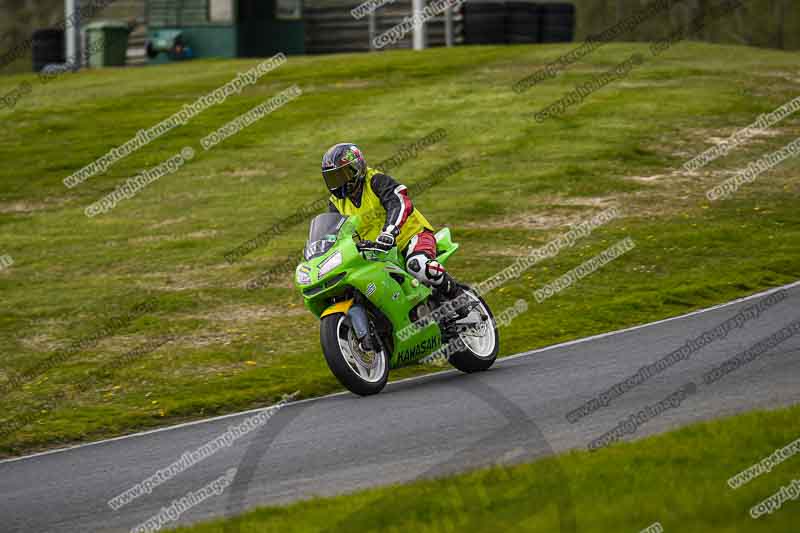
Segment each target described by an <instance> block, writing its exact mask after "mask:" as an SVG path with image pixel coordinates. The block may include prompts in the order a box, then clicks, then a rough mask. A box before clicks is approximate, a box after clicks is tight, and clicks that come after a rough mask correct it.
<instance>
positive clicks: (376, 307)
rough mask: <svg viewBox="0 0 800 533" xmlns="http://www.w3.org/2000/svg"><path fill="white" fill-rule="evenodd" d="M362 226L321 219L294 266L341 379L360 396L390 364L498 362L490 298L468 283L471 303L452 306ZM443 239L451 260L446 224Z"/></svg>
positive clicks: (380, 380)
mask: <svg viewBox="0 0 800 533" xmlns="http://www.w3.org/2000/svg"><path fill="white" fill-rule="evenodd" d="M358 226H359V219H358V217H357V216H353V217H344V216H342V215H340V214H338V213H324V214H321V215H319V216H317V217H316V218H314V219H313V220H312V221H311V228H310V230H309V235H308V242H307V243H306V247H305V250H304V253H303V257H304V259H305V261H303V262H302V263H300V265H298V267H297V270H296V272H295V283H296V285H297V287H298V289H299V290H300V292H301V293H302V295H303V299H304V301H305V305H306V307H307V308H308V309H309V310H310V311H311V312H312V313H313V314H314V316H316V317H317V318H319V319H320V341H321V344H322V352H323V354H324V355H325V360H326V361H327V362H328V367H330V369H331V372H333V374H334V375H335V376H336V378H337V379H338V380H339V381H340V382H341V383H342V385H344V386H345V387H347V388H348V389H349V390H350V391H352V392H354V393H355V394H359V395H361V396H367V395H369V394H375V393H377V392H380V391H381V389H383V387H384V386H385V385H386V382H387V380H388V378H389V369H392V368H398V367H401V366H406V365H410V364H414V363H416V362H418V361H420V360H421V359H423V358H429V359H430V358H436V357H441V358H442V359H444V358H447V360H448V361H449V362H450V364H452V365H453V366H455V367H456V368H458V369H459V370H461V371H463V372H476V371H480V370H486V369H488V368H489V367H490V366H492V363H494V360H495V358H496V357H497V351H498V343H499V337H498V334H497V326H496V324H495V321H494V317H493V316H492V313H491V311H490V310H489V306H487V305H486V302H485V301H484V300H483V299H482V298H481V297H480V296H479V295H478V294H476V293H475V292H474V291H473V290H471V289H470V288H469V287H467V286H462V288H463V289H464V296H463V297H462V302H466V303H465V304H464V305H460V306H459V308H458V309H456V310H453V309H450V307H452V305H450V306H448V305H446V304H447V302H446V300H445V299H444V298H443V297H441V296H440V295H439V294H438V292H437V291H431V289H429V288H428V287H426V286H425V285H423V284H421V283H420V282H419V280H417V279H416V278H415V277H413V276H412V275H410V274H408V273H407V272H406V271H405V269H404V268H403V262H402V259H401V257H400V255H399V253H398V250H397V248H396V247H395V248H392V250H391V251H388V252H386V251H381V250H379V249H377V247H376V246H375V243H373V242H370V241H366V240H362V239H361V238H360V236H359V235H358V232H357V231H356V228H358ZM436 242H437V248H438V250H437V252H438V257H437V260H438V261H439V262H440V263H442V264H444V263H445V262H446V261H447V259H448V258H449V257H450V256H451V255H452V254H453V253H454V252H455V251H456V250H457V249H458V244H456V243H454V242H452V240H451V238H450V230H449V229H447V228H444V229H442V230H440V231H439V232H438V233H437V234H436ZM432 354H434V355H433V356H432ZM429 356H432V357H429Z"/></svg>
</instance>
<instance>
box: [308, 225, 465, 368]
mask: <svg viewBox="0 0 800 533" xmlns="http://www.w3.org/2000/svg"><path fill="white" fill-rule="evenodd" d="M358 222H359V220H358V217H350V218H348V219H347V220H346V221H345V222H344V224H343V225H342V226H341V228H340V229H339V232H338V234H337V236H336V242H335V243H334V244H333V246H332V247H331V249H330V250H328V251H327V252H325V253H324V254H323V255H321V256H320V257H315V258H313V259H311V260H309V261H304V262H302V263H301V264H300V265H299V266H298V270H299V269H303V270H305V271H307V272H308V273H309V275H310V277H311V283H310V284H308V285H301V284H299V283H298V282H297V276H296V275H295V285H296V286H297V288H298V289H299V290H300V292H301V294H302V295H303V299H304V301H305V306H306V307H307V308H308V310H309V311H311V313H313V314H314V316H316V317H317V318H320V316H321V315H322V313H323V312H324V311H325V310H326V309H327V308H328V307H330V306H331V304H332V300H333V299H334V298H336V297H341V296H343V295H344V294H345V293H346V292H347V291H348V290H349V289H350V288H353V289H356V290H357V291H358V292H360V293H361V294H362V295H364V296H365V297H367V298H368V299H369V300H370V301H371V302H372V303H373V304H374V305H375V307H377V308H378V309H380V310H381V312H383V314H384V315H385V316H386V317H387V318H388V319H389V321H390V322H391V324H392V327H393V338H394V349H393V351H392V354H391V358H390V360H389V365H390V368H397V367H400V366H405V365H409V364H412V363H415V362H416V361H418V360H420V359H422V358H424V357H426V356H428V355H430V354H431V353H433V352H434V351H436V350H437V349H438V348H439V347H440V346H441V341H442V333H441V331H440V329H439V325H438V324H436V323H430V324H428V325H427V326H426V327H424V328H422V329H420V330H418V331H416V332H415V333H414V334H412V335H410V336H409V337H408V338H407V339H405V340H402V339H400V338H399V337H398V335H397V332H399V331H401V330H402V329H403V328H405V327H407V326H408V325H409V324H410V323H411V322H410V319H409V313H410V311H411V310H412V309H413V308H414V307H415V306H416V305H418V304H419V303H421V302H423V301H425V300H426V299H427V298H428V296H430V294H431V290H430V289H429V288H428V287H426V286H425V285H423V284H421V283H419V282H418V281H417V280H416V278H414V277H413V276H411V275H410V274H408V273H407V272H406V271H405V268H403V261H402V259H401V258H400V255H399V252H398V250H397V248H393V249H392V250H391V251H390V252H389V253H380V252H365V254H366V257H367V258H369V259H365V258H364V256H362V254H361V252H359V251H358V250H357V249H356V228H357V227H358ZM436 242H437V248H438V257H437V260H438V261H439V262H440V263H442V264H444V263H445V262H446V261H447V259H448V258H449V257H450V256H451V255H452V254H453V253H454V252H455V251H456V250H457V249H458V244H457V243H454V242H453V241H452V239H451V237H450V230H449V229H447V228H444V229H442V230H441V231H439V232H438V233H437V234H436ZM337 252H338V253H341V254H342V262H341V264H340V265H339V266H337V267H335V268H333V269H332V270H331V271H330V272H327V273H326V274H325V276H324V277H323V278H322V279H319V268H320V265H321V264H322V263H324V262H325V261H326V260H327V259H328V258H329V257H331V256H333V255H334V254H336V253H337ZM341 274H344V276H343V277H342V278H341V279H340V280H338V281H335V282H332V281H331V280H335V278H336V277H337V276H339V275H341ZM391 274H394V275H395V276H399V277H401V278H402V282H401V283H398V281H396V280H395V279H394V278H392V276H391ZM371 284H374V289H372V290H370V285H371ZM320 288H321V290H318V289H320ZM317 290H318V291H317Z"/></svg>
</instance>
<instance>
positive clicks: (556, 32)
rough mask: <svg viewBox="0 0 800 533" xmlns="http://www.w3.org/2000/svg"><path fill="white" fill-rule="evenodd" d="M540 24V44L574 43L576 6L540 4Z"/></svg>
mask: <svg viewBox="0 0 800 533" xmlns="http://www.w3.org/2000/svg"><path fill="white" fill-rule="evenodd" d="M539 23H540V26H539V28H540V31H539V42H541V43H568V42H572V41H573V40H574V39H575V6H574V5H573V4H539Z"/></svg>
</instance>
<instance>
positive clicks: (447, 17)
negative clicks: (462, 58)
mask: <svg viewBox="0 0 800 533" xmlns="http://www.w3.org/2000/svg"><path fill="white" fill-rule="evenodd" d="M444 45H445V46H446V47H448V48H450V47H451V46H453V8H452V7H450V6H447V8H446V9H445V10H444Z"/></svg>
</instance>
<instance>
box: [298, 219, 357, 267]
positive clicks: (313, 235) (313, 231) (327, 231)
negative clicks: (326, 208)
mask: <svg viewBox="0 0 800 533" xmlns="http://www.w3.org/2000/svg"><path fill="white" fill-rule="evenodd" d="M345 220H347V217H343V216H342V215H340V214H339V213H323V214H321V215H317V216H316V217H314V219H313V220H312V221H311V227H310V228H309V230H308V241H306V248H305V250H304V251H303V257H305V259H306V261H308V260H309V259H313V258H315V257H319V256H321V255H322V254H324V253H325V252H327V251H328V250H330V249H331V246H333V244H334V243H335V242H336V235H337V234H338V233H339V228H341V227H342V224H344V221H345Z"/></svg>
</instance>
